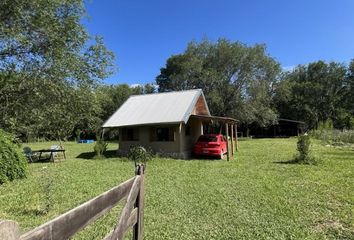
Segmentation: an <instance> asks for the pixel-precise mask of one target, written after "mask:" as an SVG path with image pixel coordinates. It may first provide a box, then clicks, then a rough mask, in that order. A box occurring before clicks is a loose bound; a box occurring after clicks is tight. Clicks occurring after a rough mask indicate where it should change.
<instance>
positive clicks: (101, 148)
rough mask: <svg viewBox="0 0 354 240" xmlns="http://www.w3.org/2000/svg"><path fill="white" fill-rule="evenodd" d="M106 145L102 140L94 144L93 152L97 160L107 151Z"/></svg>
mask: <svg viewBox="0 0 354 240" xmlns="http://www.w3.org/2000/svg"><path fill="white" fill-rule="evenodd" d="M107 145H108V143H106V142H105V141H103V140H102V139H99V140H98V141H96V142H95V145H94V146H93V150H94V151H95V156H96V157H97V158H102V157H103V154H104V153H105V152H106V151H107Z"/></svg>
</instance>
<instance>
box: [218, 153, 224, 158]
mask: <svg viewBox="0 0 354 240" xmlns="http://www.w3.org/2000/svg"><path fill="white" fill-rule="evenodd" d="M219 158H220V159H224V151H221V153H220V156H219Z"/></svg>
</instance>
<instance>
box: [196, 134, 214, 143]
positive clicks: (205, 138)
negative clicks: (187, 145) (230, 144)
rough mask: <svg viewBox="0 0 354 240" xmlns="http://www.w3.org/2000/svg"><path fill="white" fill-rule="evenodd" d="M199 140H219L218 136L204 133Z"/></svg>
mask: <svg viewBox="0 0 354 240" xmlns="http://www.w3.org/2000/svg"><path fill="white" fill-rule="evenodd" d="M198 142H217V137H216V136H207V135H202V136H200V137H199V138H198Z"/></svg>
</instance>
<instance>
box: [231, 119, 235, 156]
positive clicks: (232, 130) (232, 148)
mask: <svg viewBox="0 0 354 240" xmlns="http://www.w3.org/2000/svg"><path fill="white" fill-rule="evenodd" d="M234 147H235V146H234V125H233V124H231V156H232V157H234V150H235V149H234Z"/></svg>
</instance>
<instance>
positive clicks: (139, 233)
mask: <svg viewBox="0 0 354 240" xmlns="http://www.w3.org/2000/svg"><path fill="white" fill-rule="evenodd" d="M136 175H140V176H141V182H140V190H139V194H138V197H137V199H136V202H135V207H136V208H138V221H137V223H136V224H135V225H134V228H133V240H143V238H144V236H143V235H144V194H145V193H144V191H145V190H144V165H142V164H141V165H138V166H137V169H136Z"/></svg>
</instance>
